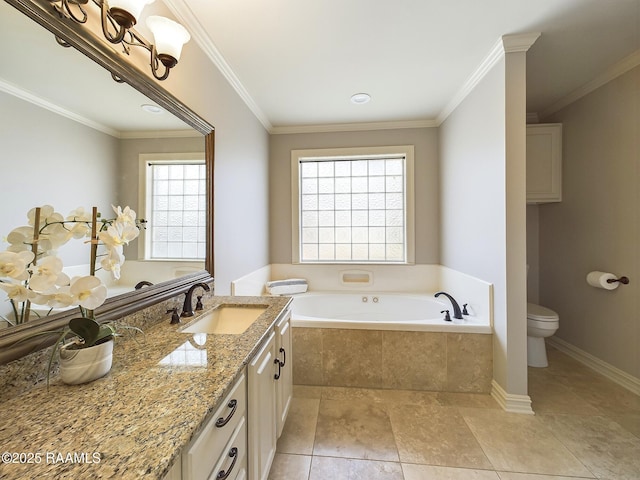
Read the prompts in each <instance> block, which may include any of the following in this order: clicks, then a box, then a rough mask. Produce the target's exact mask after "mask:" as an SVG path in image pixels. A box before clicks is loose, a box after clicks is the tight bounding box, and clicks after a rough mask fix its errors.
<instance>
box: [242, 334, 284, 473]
mask: <svg viewBox="0 0 640 480" xmlns="http://www.w3.org/2000/svg"><path fill="white" fill-rule="evenodd" d="M275 361H276V334H275V332H274V331H273V330H272V331H271V333H270V335H269V337H268V338H267V340H266V341H265V342H264V343H263V344H262V346H261V348H260V349H259V350H258V353H257V354H256V355H255V356H254V357H253V359H252V360H251V362H250V363H249V367H248V376H249V413H248V417H249V479H250V480H265V479H266V478H267V477H268V476H269V469H270V468H271V463H272V462H273V457H274V456H275V454H276V440H277V439H276V384H275V382H276V380H275V378H274V377H275V374H276V373H277V371H278V368H277V365H276V363H275Z"/></svg>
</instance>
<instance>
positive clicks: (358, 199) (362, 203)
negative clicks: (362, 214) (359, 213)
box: [351, 193, 369, 210]
mask: <svg viewBox="0 0 640 480" xmlns="http://www.w3.org/2000/svg"><path fill="white" fill-rule="evenodd" d="M351 205H352V206H351V208H353V209H354V210H366V209H368V208H369V196H368V195H367V194H365V193H358V194H354V195H353V196H352V197H351Z"/></svg>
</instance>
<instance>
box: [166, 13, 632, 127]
mask: <svg viewBox="0 0 640 480" xmlns="http://www.w3.org/2000/svg"><path fill="white" fill-rule="evenodd" d="M165 3H166V4H167V6H168V7H169V8H170V10H172V12H173V13H174V14H175V15H176V17H177V18H178V20H179V21H180V22H182V23H183V24H185V25H186V26H187V28H188V29H189V30H190V31H191V33H192V35H193V37H194V41H195V42H197V43H200V44H201V46H204V47H205V48H204V50H205V51H207V52H212V53H210V56H211V57H212V59H213V60H214V61H215V62H216V63H217V64H218V66H219V67H220V69H221V71H222V72H223V73H224V74H225V75H226V76H227V78H228V79H229V80H230V81H231V83H232V85H234V86H235V88H236V90H237V91H238V92H239V93H240V95H241V96H242V97H243V98H244V99H245V101H246V103H247V104H248V105H249V106H250V107H251V108H252V110H253V111H254V113H255V114H256V116H257V117H258V118H259V119H260V120H261V121H262V123H263V124H264V125H265V127H266V128H267V129H269V130H270V131H272V132H276V133H277V132H279V131H287V129H288V128H295V127H299V126H303V125H304V126H313V128H318V129H322V128H323V127H324V128H326V127H327V126H328V125H334V126H335V125H337V124H353V123H358V124H362V123H371V122H404V123H405V124H407V123H409V124H410V123H411V122H416V124H420V123H423V124H425V125H429V124H438V122H439V119H441V115H442V113H443V112H444V111H445V110H446V107H447V105H448V104H449V103H450V102H451V100H452V99H453V98H454V97H455V96H456V94H457V93H458V92H460V91H461V90H462V89H463V88H464V86H465V83H466V82H467V81H468V80H469V79H470V77H471V76H472V75H473V74H474V72H476V70H477V69H478V68H479V67H480V66H481V65H482V63H483V60H484V59H485V58H486V57H487V56H488V55H489V53H490V52H491V50H492V48H493V47H494V46H495V45H496V43H497V42H498V41H499V39H500V38H501V36H502V35H506V34H520V33H531V32H540V33H541V36H540V38H539V39H538V40H537V41H536V43H535V44H534V45H533V46H532V47H531V49H530V50H529V52H528V53H527V111H528V112H530V113H541V112H545V111H546V112H548V111H549V109H552V108H553V106H554V105H556V104H557V102H559V101H561V100H562V99H563V98H565V97H566V96H567V95H569V94H571V93H572V92H574V91H575V90H576V89H579V88H581V87H582V86H583V85H585V84H586V83H587V82H590V81H592V80H593V79H594V78H596V77H597V76H598V75H601V74H602V73H603V72H605V71H607V69H609V68H611V67H612V65H614V64H615V63H616V62H619V61H620V60H622V59H624V58H625V57H628V56H629V55H631V54H632V53H633V52H635V51H636V50H638V49H639V48H640V0H535V1H532V0H482V1H478V0H446V1H443V0H398V1H395V2H388V1H381V0H270V1H265V0H215V1H214V0H165ZM184 54H185V55H187V54H188V45H187V47H186V48H185V52H184ZM358 92H366V93H368V94H370V95H371V101H370V102H369V103H367V104H364V105H354V104H352V103H351V102H350V100H349V99H350V97H351V95H352V94H354V93H358Z"/></svg>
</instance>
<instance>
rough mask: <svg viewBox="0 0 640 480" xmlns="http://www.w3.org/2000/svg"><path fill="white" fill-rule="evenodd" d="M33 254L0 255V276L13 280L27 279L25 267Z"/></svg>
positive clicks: (31, 259) (14, 253)
mask: <svg viewBox="0 0 640 480" xmlns="http://www.w3.org/2000/svg"><path fill="white" fill-rule="evenodd" d="M33 258H34V255H33V252H29V251H22V252H11V251H5V252H1V253H0V276H3V277H9V278H13V279H15V280H26V279H27V278H29V272H28V271H27V265H29V264H30V263H31V262H32V261H33Z"/></svg>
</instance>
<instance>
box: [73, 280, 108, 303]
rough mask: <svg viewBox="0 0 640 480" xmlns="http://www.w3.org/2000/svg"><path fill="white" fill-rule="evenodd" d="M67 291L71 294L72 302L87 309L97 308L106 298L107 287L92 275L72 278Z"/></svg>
mask: <svg viewBox="0 0 640 480" xmlns="http://www.w3.org/2000/svg"><path fill="white" fill-rule="evenodd" d="M69 291H70V293H71V295H73V299H74V302H73V303H74V304H77V305H80V306H81V307H84V308H87V309H89V310H94V309H95V308H98V307H99V306H100V305H102V304H103V303H104V301H105V299H106V298H107V287H106V286H105V285H104V284H103V283H102V281H101V280H100V279H99V278H98V277H94V276H93V275H87V276H86V277H74V278H72V279H71V286H70V288H69Z"/></svg>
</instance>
